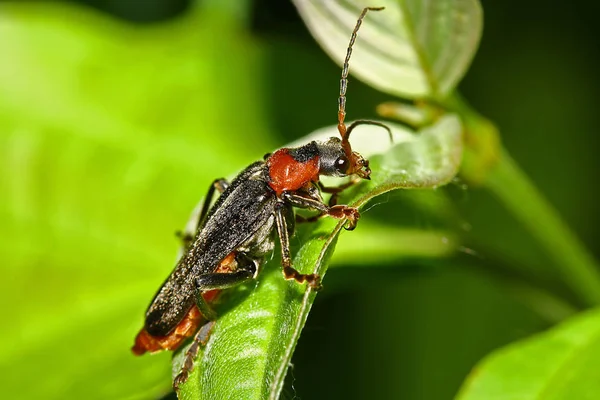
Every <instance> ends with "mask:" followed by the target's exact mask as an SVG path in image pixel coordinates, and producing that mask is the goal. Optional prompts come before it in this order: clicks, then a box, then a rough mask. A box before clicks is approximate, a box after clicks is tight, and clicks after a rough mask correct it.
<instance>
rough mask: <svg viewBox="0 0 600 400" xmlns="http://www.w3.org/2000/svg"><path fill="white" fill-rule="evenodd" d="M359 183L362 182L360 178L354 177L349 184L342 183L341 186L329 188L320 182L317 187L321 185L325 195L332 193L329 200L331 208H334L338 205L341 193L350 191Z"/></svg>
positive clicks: (320, 187)
mask: <svg viewBox="0 0 600 400" xmlns="http://www.w3.org/2000/svg"><path fill="white" fill-rule="evenodd" d="M359 182H361V179H360V178H357V177H353V178H352V179H350V180H349V181H348V182H346V183H342V184H341V185H339V186H332V187H327V186H325V185H323V183H322V182H321V181H319V182H318V183H317V185H319V189H321V191H322V192H323V193H331V197H330V198H329V206H330V207H332V206H335V205H336V204H337V201H338V196H339V194H340V193H341V192H343V191H344V190H346V189H348V188H349V187H351V186H354V185H356V184H357V183H359Z"/></svg>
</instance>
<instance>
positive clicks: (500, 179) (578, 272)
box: [484, 150, 600, 306]
mask: <svg viewBox="0 0 600 400" xmlns="http://www.w3.org/2000/svg"><path fill="white" fill-rule="evenodd" d="M484 185H485V186H486V187H487V188H488V189H490V190H491V191H492V192H493V193H494V194H495V195H496V196H497V197H498V198H499V199H500V200H501V201H502V202H503V203H504V204H505V205H506V207H507V208H508V209H509V210H510V211H511V212H512V213H513V214H514V215H515V216H516V217H517V218H518V219H520V220H521V222H522V223H523V224H525V226H526V227H527V229H529V231H530V232H531V233H532V234H533V235H534V236H535V237H536V238H537V240H538V241H539V242H540V243H541V244H542V245H543V246H544V247H545V249H546V251H547V252H548V254H550V255H551V256H552V258H553V259H554V260H555V262H556V263H555V264H556V267H557V268H558V271H559V272H560V273H561V275H562V276H563V279H564V281H565V283H566V284H567V285H568V286H569V287H571V289H572V290H573V291H574V292H575V293H577V294H578V295H579V296H580V297H581V298H582V299H583V300H584V301H585V302H586V303H587V304H588V305H590V306H593V305H598V304H600V273H599V271H598V266H597V264H596V261H595V260H594V259H593V257H592V256H591V254H590V253H589V252H588V251H587V250H586V249H585V248H584V247H583V245H582V244H581V242H580V241H579V240H578V239H577V237H576V236H575V234H574V233H573V232H572V231H571V230H570V229H569V227H568V226H567V225H566V224H565V223H564V221H563V220H562V219H561V218H560V217H559V216H558V214H557V213H556V211H555V210H554V209H553V208H552V206H551V205H550V204H549V203H548V202H547V201H546V199H544V198H543V196H542V195H541V194H540V193H539V191H538V190H537V189H536V188H535V186H534V185H533V184H532V183H531V181H530V180H529V179H528V178H527V176H526V175H525V174H524V173H523V171H521V169H520V168H519V167H518V166H517V164H516V163H515V162H514V160H513V159H512V158H511V157H510V156H509V155H508V153H507V152H506V151H504V150H502V151H501V156H500V158H499V160H498V163H497V164H496V165H495V166H494V168H492V169H490V171H489V173H488V175H487V179H486V181H485V183H484Z"/></svg>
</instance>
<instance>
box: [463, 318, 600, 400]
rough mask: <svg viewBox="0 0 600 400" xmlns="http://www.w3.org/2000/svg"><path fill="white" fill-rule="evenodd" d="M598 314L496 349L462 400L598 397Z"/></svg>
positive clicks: (478, 368) (473, 376)
mask: <svg viewBox="0 0 600 400" xmlns="http://www.w3.org/2000/svg"><path fill="white" fill-rule="evenodd" d="M599 358H600V311H599V310H594V311H589V312H587V313H585V314H582V315H579V316H577V317H574V318H573V319H571V320H569V321H567V322H565V323H563V324H561V325H559V326H557V327H555V328H553V329H551V330H550V331H548V332H546V333H543V334H540V335H537V336H535V337H533V338H531V339H527V340H524V341H522V342H519V343H515V344H512V345H509V346H507V347H505V348H503V349H500V350H497V351H495V352H494V353H492V354H491V355H490V356H488V357H487V358H486V359H484V360H483V361H482V362H481V363H480V364H479V365H478V366H476V367H475V369H474V370H473V372H471V375H470V376H469V378H468V379H467V381H466V382H465V385H464V386H463V388H462V389H461V392H460V394H459V395H458V399H460V400H471V399H473V400H479V399H487V400H500V399H502V400H505V399H519V400H537V399H548V400H563V399H564V400H570V399H578V400H593V399H597V398H598V393H600V370H598V359H599Z"/></svg>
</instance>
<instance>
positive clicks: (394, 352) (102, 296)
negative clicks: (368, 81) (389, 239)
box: [0, 0, 600, 400]
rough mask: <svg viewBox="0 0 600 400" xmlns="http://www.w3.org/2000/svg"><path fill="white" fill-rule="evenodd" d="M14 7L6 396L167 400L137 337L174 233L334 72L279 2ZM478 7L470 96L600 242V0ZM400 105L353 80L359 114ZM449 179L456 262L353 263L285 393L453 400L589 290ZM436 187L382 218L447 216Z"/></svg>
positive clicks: (310, 102) (572, 222) (0, 149)
mask: <svg viewBox="0 0 600 400" xmlns="http://www.w3.org/2000/svg"><path fill="white" fill-rule="evenodd" d="M17 3H20V2H0V38H2V39H1V40H0V41H1V42H2V43H1V44H0V54H3V55H2V56H0V58H1V59H2V62H1V63H0V64H1V65H0V159H1V161H0V163H1V165H2V170H3V171H2V179H0V189H1V192H0V193H1V196H0V197H2V199H0V212H1V215H2V224H1V227H0V235H1V236H0V239H1V240H0V242H1V243H0V257H1V258H0V259H1V260H2V261H0V263H1V264H2V265H3V266H2V269H3V270H5V272H4V273H5V274H6V276H7V277H8V279H4V280H3V282H4V284H3V285H2V286H4V288H3V293H2V294H1V295H0V301H1V304H2V305H3V309H4V311H5V312H4V317H3V318H2V331H3V332H2V333H1V334H0V335H2V336H0V337H1V338H2V339H3V342H4V343H5V346H4V348H3V349H2V350H0V367H1V368H2V370H1V371H2V374H3V376H4V377H5V379H6V382H7V388H6V391H7V393H6V394H7V395H9V394H10V396H9V397H7V398H78V397H84V396H85V397H86V398H157V397H160V396H163V395H164V396H169V394H168V391H169V390H168V389H169V369H170V366H169V355H168V354H161V355H158V356H155V357H143V358H133V357H132V356H131V355H130V353H129V350H128V347H129V345H130V342H131V341H132V339H133V335H134V334H135V333H136V331H137V329H138V328H139V327H140V326H141V323H142V313H143V310H144V309H145V307H146V305H147V301H148V300H149V299H150V297H151V295H152V294H153V293H154V290H155V289H156V287H157V285H158V284H159V283H160V281H161V280H162V279H164V277H165V276H166V273H167V272H168V271H169V270H170V268H171V267H170V266H171V265H172V263H173V258H174V256H175V251H176V247H177V241H176V239H175V238H174V235H173V232H174V231H175V230H177V229H179V228H181V227H182V225H183V224H184V223H185V221H186V220H187V216H188V214H189V212H190V211H191V209H192V208H193V207H194V205H195V204H196V202H197V201H198V200H199V199H200V197H201V196H203V195H204V194H205V191H206V188H207V187H208V184H209V183H210V182H211V181H212V180H213V179H214V178H216V177H221V176H230V175H231V174H232V173H235V171H237V170H239V169H240V168H242V167H243V166H245V165H247V164H248V163H249V162H251V161H252V160H254V159H257V158H260V157H261V156H262V155H263V154H264V153H265V152H267V151H271V150H273V149H275V148H277V147H280V146H281V145H283V144H285V143H287V142H290V141H292V140H296V139H298V138H300V137H302V136H304V135H306V134H308V133H310V132H312V131H313V130H315V129H317V128H320V127H323V126H325V125H330V124H332V123H335V118H336V101H337V91H338V84H339V82H338V80H339V73H340V69H339V68H338V67H337V66H336V65H335V64H334V63H333V62H332V61H331V60H329V59H328V57H327V56H326V55H325V54H324V53H323V52H322V51H321V49H320V48H319V46H318V45H317V44H316V43H315V41H314V40H313V39H312V38H311V36H310V35H309V34H308V32H307V30H306V29H305V27H304V25H303V23H302V21H301V19H300V17H299V16H298V14H297V12H296V10H295V8H294V6H293V5H292V4H291V3H288V2H285V1H280V0H255V1H250V0H248V1H243V2H235V1H233V0H229V1H222V2H219V1H217V0H213V1H196V2H193V3H192V1H190V0H146V1H133V0H130V1H125V0H79V1H70V2H66V3H60V4H52V3H50V2H46V3H34V2H31V3H26V4H17ZM22 3H25V2H22ZM373 5H377V4H375V3H374V4H373ZM482 5H483V9H484V33H483V39H482V42H481V46H480V49H479V51H478V53H477V55H476V57H475V59H474V62H473V65H472V67H471V68H470V70H469V71H468V73H467V75H466V77H465V79H464V80H463V81H462V83H461V84H460V87H459V90H460V92H461V93H462V94H463V95H464V97H465V98H466V99H467V100H468V101H469V102H470V103H471V104H472V105H473V106H474V107H475V108H476V109H477V110H478V111H479V112H481V113H482V114H483V115H484V116H486V117H488V118H490V119H491V120H493V121H494V122H495V123H496V124H497V126H498V127H499V129H500V131H501V134H502V140H503V142H504V145H505V147H506V148H507V149H508V151H509V152H510V154H512V156H513V157H514V158H515V159H516V160H517V162H518V163H519V164H520V166H521V167H522V168H523V170H524V171H525V172H526V173H527V174H528V175H529V176H530V178H531V179H532V181H533V182H534V183H535V184H536V186H537V187H538V188H539V189H540V190H541V192H542V193H544V194H545V196H546V197H547V199H548V200H549V202H550V203H551V204H552V205H553V206H554V207H555V208H556V209H557V210H558V212H559V213H560V215H561V216H562V217H563V218H564V220H565V221H566V222H567V223H568V224H569V226H570V227H571V228H572V229H573V230H574V231H575V232H576V234H577V235H578V236H579V238H580V239H581V240H582V241H583V242H584V243H585V244H586V245H587V247H588V248H589V250H590V251H591V252H592V253H593V254H594V256H595V257H596V258H598V257H599V256H600V246H598V241H597V238H598V237H599V236H600V212H599V209H598V207H597V202H596V201H597V200H596V198H595V196H596V194H597V193H596V192H597V190H596V189H594V188H592V189H590V187H591V186H590V185H592V186H593V185H594V182H598V170H599V167H600V158H599V157H598V154H597V153H598V150H600V146H599V140H600V139H599V138H598V137H599V135H598V128H597V127H598V122H599V115H600V114H599V113H598V111H597V104H598V94H599V93H600V90H599V86H600V85H599V84H600V77H599V76H598V63H599V60H600V47H599V46H598V43H599V39H600V25H599V24H598V23H597V21H596V19H597V18H596V16H597V15H598V13H599V12H600V4H599V3H597V2H590V1H582V0H580V1H572V2H558V1H550V2H548V1H542V0H528V1H516V0H507V1H501V2H499V1H483V2H482ZM198 9H201V11H197V10H198ZM389 100H394V99H393V98H391V97H390V96H388V95H385V94H382V93H379V92H377V91H375V90H373V89H371V88H369V87H367V86H365V85H363V84H361V83H360V82H358V81H357V80H352V81H351V83H350V86H349V91H348V114H349V116H350V117H351V119H352V118H375V117H377V116H376V113H375V108H376V106H377V105H378V104H379V103H381V102H384V101H389ZM439 192H440V195H441V196H444V198H450V199H451V200H452V204H453V207H452V212H453V213H455V215H456V216H457V218H458V219H459V220H460V221H461V224H460V226H461V229H460V230H459V232H458V233H457V234H458V236H459V237H460V247H459V252H458V253H457V255H456V256H454V257H450V258H444V259H438V258H435V257H432V258H425V259H424V258H420V257H409V256H406V257H402V256H400V257H391V258H389V259H388V261H387V262H378V263H377V265H359V266H357V265H347V266H344V265H342V264H343V263H344V262H343V259H342V260H339V261H337V265H335V267H336V268H332V269H331V270H330V271H329V273H328V275H327V277H326V280H325V284H326V287H327V290H325V291H324V292H322V293H321V294H320V295H319V296H318V298H317V301H316V303H315V306H314V308H313V311H312V313H311V315H310V317H309V320H308V323H307V325H306V328H305V331H304V333H303V335H302V337H301V339H300V342H299V344H298V347H297V349H296V353H295V355H294V358H293V364H294V365H293V367H292V368H291V370H290V372H289V374H288V383H287V385H286V388H285V389H284V393H283V398H290V399H291V398H304V399H321V398H322V399H329V398H344V399H360V398H382V399H383V398H402V399H416V400H421V399H423V400H424V399H427V400H429V399H449V398H451V397H452V396H453V395H454V394H455V393H456V391H457V390H458V388H459V387H460V385H461V383H462V381H463V380H464V379H465V377H466V375H467V374H468V372H469V371H470V370H471V368H472V367H473V366H474V365H475V363H476V362H478V361H479V360H481V358H482V357H483V356H485V355H486V354H488V353H489V352H490V351H492V350H493V349H496V348H498V347H501V346H503V345H506V344H508V343H510V342H513V341H515V340H518V339H521V338H524V337H527V336H529V335H531V334H532V333H535V332H539V331H541V330H544V329H546V328H548V327H549V326H551V325H552V324H554V323H556V322H557V321H558V320H560V319H562V318H564V317H565V316H567V315H569V314H570V313H572V312H573V310H575V309H577V308H578V307H580V306H581V304H578V302H577V300H576V299H575V297H574V296H573V295H572V294H571V293H569V292H568V291H567V290H566V289H565V288H564V286H563V285H562V284H561V282H560V281H559V280H558V279H557V278H556V276H554V275H553V273H552V272H551V271H549V270H548V264H549V263H551V260H548V259H547V256H546V255H545V254H544V252H543V251H542V250H541V249H540V248H539V246H538V244H537V243H536V242H535V241H534V240H532V239H531V237H530V235H529V234H528V233H527V232H526V231H525V230H524V228H523V227H521V226H520V225H519V223H518V222H516V221H515V220H514V218H513V217H512V216H511V215H510V214H509V213H507V212H506V211H505V209H504V208H503V206H502V205H501V204H500V203H499V202H498V201H497V200H496V199H495V198H493V197H492V196H491V195H490V194H489V193H488V192H486V191H483V190H481V189H478V188H476V187H470V186H468V185H465V183H464V182H462V181H461V180H460V179H458V180H456V181H455V182H454V183H452V184H451V185H450V186H449V187H447V188H445V189H443V190H439ZM418 202H419V193H418V192H406V191H403V192H394V193H392V194H390V195H386V196H384V197H383V198H382V199H380V200H379V203H381V204H378V206H377V207H375V208H373V209H371V210H370V211H369V212H368V214H367V215H366V216H365V218H370V219H373V220H378V221H380V222H382V223H387V224H391V225H394V226H401V227H403V228H404V227H406V228H417V229H420V230H425V231H427V230H429V229H438V228H440V227H441V228H444V229H445V228H447V221H446V220H444V218H440V217H439V215H431V214H430V213H428V212H426V211H425V210H424V209H423V208H422V207H419V204H418ZM390 221H392V222H390ZM359 230H360V229H358V230H357V232H356V233H358V231H359ZM342 240H343V238H342ZM335 262H336V261H335V260H334V263H335ZM167 266H168V267H167ZM342 267H344V268H342ZM540 299H543V301H542V300H540ZM542 303H543V304H542ZM540 304H542V305H541V306H540ZM132 315H134V316H135V315H139V318H137V319H133V320H132ZM15 327H16V329H15ZM115 348H122V349H123V351H122V352H118V353H117V352H115ZM3 380H4V379H3ZM93 382H96V383H97V385H98V387H97V388H95V387H94V385H93Z"/></svg>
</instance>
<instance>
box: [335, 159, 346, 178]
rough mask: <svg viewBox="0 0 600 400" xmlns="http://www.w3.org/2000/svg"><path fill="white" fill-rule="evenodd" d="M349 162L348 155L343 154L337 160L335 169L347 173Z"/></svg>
mask: <svg viewBox="0 0 600 400" xmlns="http://www.w3.org/2000/svg"><path fill="white" fill-rule="evenodd" d="M348 164H349V161H348V157H346V156H341V157H339V158H338V159H337V160H335V169H336V170H337V171H338V172H340V173H342V174H345V173H346V171H348Z"/></svg>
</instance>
